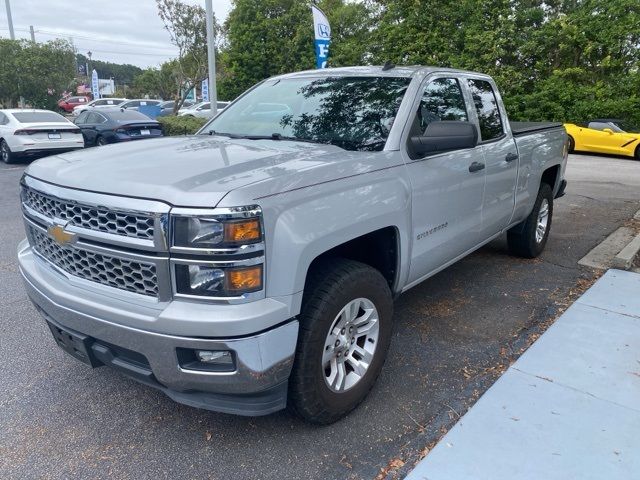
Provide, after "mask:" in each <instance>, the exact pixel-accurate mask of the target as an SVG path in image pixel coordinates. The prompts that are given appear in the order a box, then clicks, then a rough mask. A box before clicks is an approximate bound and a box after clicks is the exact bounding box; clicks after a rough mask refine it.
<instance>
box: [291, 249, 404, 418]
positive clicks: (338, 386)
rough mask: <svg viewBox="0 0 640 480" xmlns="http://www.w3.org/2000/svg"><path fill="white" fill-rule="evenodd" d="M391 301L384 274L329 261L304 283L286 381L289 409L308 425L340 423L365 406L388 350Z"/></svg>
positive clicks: (356, 263) (370, 268) (366, 267)
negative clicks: (294, 342) (294, 341)
mask: <svg viewBox="0 0 640 480" xmlns="http://www.w3.org/2000/svg"><path fill="white" fill-rule="evenodd" d="M392 317H393V301H392V298H391V291H390V289H389V285H388V284H387V281H386V280H385V278H384V277H383V276H382V274H381V273H380V272H379V271H378V270H376V269H374V268H372V267H370V266H368V265H365V264H363V263H360V262H355V261H351V260H346V259H332V260H327V263H326V264H324V265H322V266H321V267H319V268H316V269H315V270H314V271H313V272H312V273H311V274H310V278H309V279H308V282H307V286H306V287H305V292H304V297H303V301H302V312H301V314H300V315H299V316H298V319H299V321H300V333H299V338H298V346H297V349H296V360H295V363H294V366H293V371H292V373H291V377H290V381H289V406H290V408H291V409H292V410H293V411H294V412H296V413H297V414H298V415H300V416H301V417H302V418H304V419H305V420H307V421H310V422H312V423H318V424H328V423H332V422H335V421H336V420H339V419H340V418H342V417H343V416H345V415H346V414H347V413H349V412H350V411H351V410H353V409H354V408H355V407H357V406H358V404H360V402H362V400H364V398H365V397H366V396H367V394H368V393H369V391H370V390H371V388H372V387H373V385H374V383H375V381H376V379H377V378H378V375H379V374H380V371H381V370H382V366H383V364H384V360H385V357H386V354H387V350H388V349H389V343H390V341H391V331H392Z"/></svg>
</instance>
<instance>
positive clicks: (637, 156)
mask: <svg viewBox="0 0 640 480" xmlns="http://www.w3.org/2000/svg"><path fill="white" fill-rule="evenodd" d="M635 159H636V160H640V145H639V146H637V147H636V154H635Z"/></svg>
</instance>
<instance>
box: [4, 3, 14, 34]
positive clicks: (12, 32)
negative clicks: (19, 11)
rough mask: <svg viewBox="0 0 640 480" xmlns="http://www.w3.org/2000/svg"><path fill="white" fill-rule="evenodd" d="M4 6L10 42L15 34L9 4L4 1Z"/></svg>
mask: <svg viewBox="0 0 640 480" xmlns="http://www.w3.org/2000/svg"><path fill="white" fill-rule="evenodd" d="M4 3H5V5H6V6H7V20H8V21H9V37H10V38H11V40H15V39H16V34H15V33H14V31H13V19H12V18H11V4H10V3H9V0H4Z"/></svg>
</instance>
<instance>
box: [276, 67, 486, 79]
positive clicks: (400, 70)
mask: <svg viewBox="0 0 640 480" xmlns="http://www.w3.org/2000/svg"><path fill="white" fill-rule="evenodd" d="M433 72H451V73H472V74H474V75H484V74H482V73H479V72H470V71H467V70H457V69H455V68H442V67H425V66H421V65H398V66H393V67H391V68H389V67H387V68H386V69H385V67H384V66H382V65H372V66H366V67H365V66H362V67H340V68H322V69H315V70H303V71H301V72H293V73H285V74H284V75H278V76H277V77H274V78H296V77H332V76H341V77H343V76H344V77H347V76H348V77H352V76H353V77H357V76H363V77H367V76H376V77H378V76H381V77H413V76H414V75H416V74H417V73H423V74H429V73H433Z"/></svg>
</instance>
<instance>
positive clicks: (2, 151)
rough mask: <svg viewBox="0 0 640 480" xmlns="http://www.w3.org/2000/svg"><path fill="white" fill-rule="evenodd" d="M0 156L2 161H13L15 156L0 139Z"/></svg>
mask: <svg viewBox="0 0 640 480" xmlns="http://www.w3.org/2000/svg"><path fill="white" fill-rule="evenodd" d="M0 158H2V161H3V162H4V163H15V161H16V156H15V154H14V153H13V152H12V151H11V149H10V148H9V145H7V142H5V141H4V140H2V141H0Z"/></svg>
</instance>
